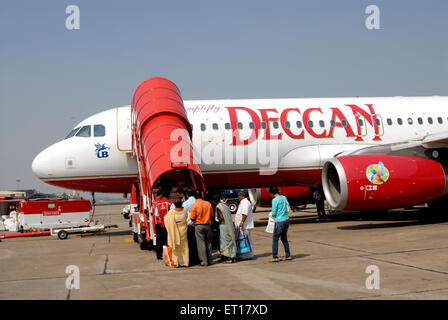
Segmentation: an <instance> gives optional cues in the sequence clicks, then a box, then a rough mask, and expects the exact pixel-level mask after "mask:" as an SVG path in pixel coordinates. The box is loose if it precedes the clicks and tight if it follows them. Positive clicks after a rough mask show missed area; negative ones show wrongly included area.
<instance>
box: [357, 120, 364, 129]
mask: <svg viewBox="0 0 448 320" xmlns="http://www.w3.org/2000/svg"><path fill="white" fill-rule="evenodd" d="M358 124H359V126H360V127H362V126H363V125H364V121H362V119H358Z"/></svg>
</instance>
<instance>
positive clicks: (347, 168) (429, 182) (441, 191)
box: [322, 155, 447, 211]
mask: <svg viewBox="0 0 448 320" xmlns="http://www.w3.org/2000/svg"><path fill="white" fill-rule="evenodd" d="M322 186H323V189H324V193H325V197H326V199H327V201H328V203H329V204H330V206H331V207H333V208H335V209H337V210H348V211H350V210H353V211H357V210H382V209H393V208H401V207H408V206H411V205H415V204H419V203H424V202H427V201H430V200H434V199H438V198H440V197H442V196H443V195H445V194H447V185H446V174H445V171H444V169H443V167H442V165H441V164H440V163H438V162H437V161H434V160H429V159H424V158H417V157H408V156H397V155H351V156H350V155H349V156H341V157H338V158H333V159H331V160H329V161H327V162H326V163H325V164H324V167H323V170H322Z"/></svg>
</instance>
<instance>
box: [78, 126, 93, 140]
mask: <svg viewBox="0 0 448 320" xmlns="http://www.w3.org/2000/svg"><path fill="white" fill-rule="evenodd" d="M91 131H92V129H91V126H84V127H82V128H81V130H79V132H78V133H77V134H76V136H77V137H86V138H87V137H90V135H91Z"/></svg>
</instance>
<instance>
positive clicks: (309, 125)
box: [308, 120, 313, 128]
mask: <svg viewBox="0 0 448 320" xmlns="http://www.w3.org/2000/svg"><path fill="white" fill-rule="evenodd" d="M308 127H310V128H312V127H313V121H311V120H308Z"/></svg>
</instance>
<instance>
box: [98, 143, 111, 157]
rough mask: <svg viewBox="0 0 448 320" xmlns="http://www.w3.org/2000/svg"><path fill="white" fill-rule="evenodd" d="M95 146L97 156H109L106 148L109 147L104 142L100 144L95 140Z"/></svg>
mask: <svg viewBox="0 0 448 320" xmlns="http://www.w3.org/2000/svg"><path fill="white" fill-rule="evenodd" d="M95 147H96V149H95V152H96V156H97V158H100V159H101V158H107V157H109V152H108V151H106V150H107V149H110V148H109V147H106V144H105V143H103V144H101V143H99V142H97V143H95Z"/></svg>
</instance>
